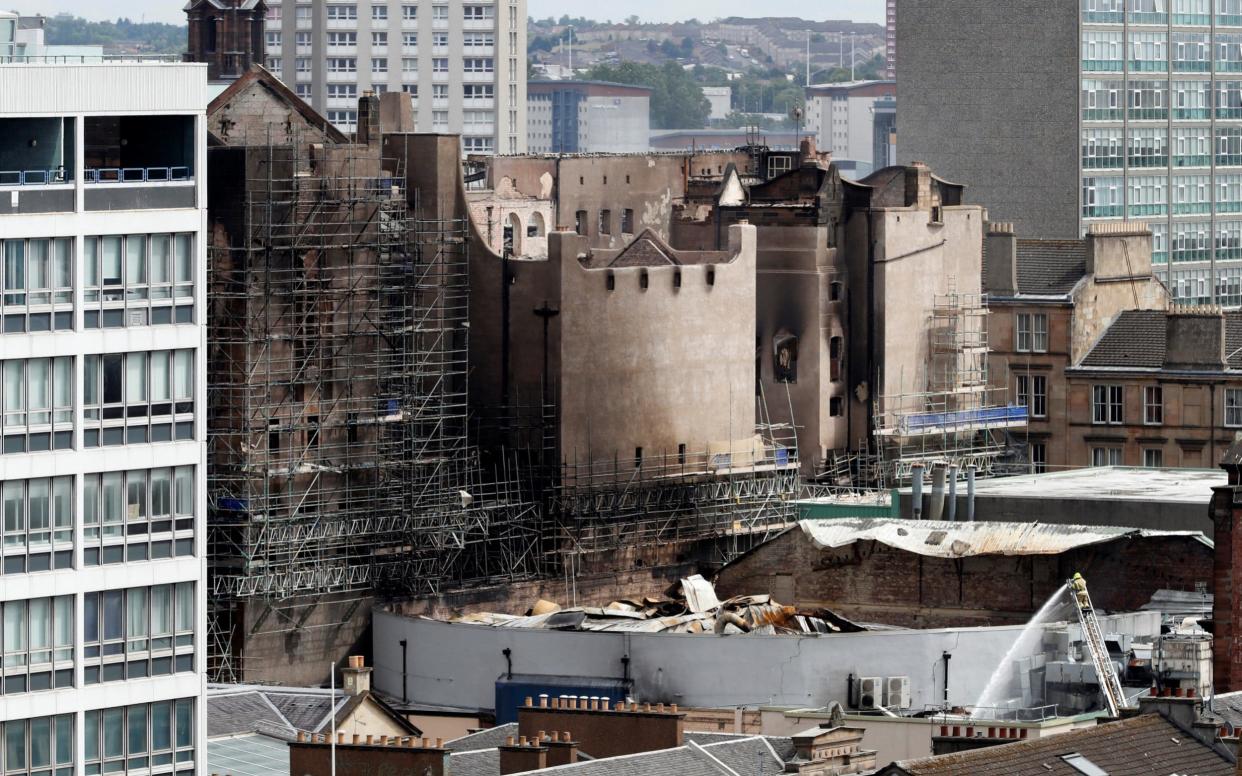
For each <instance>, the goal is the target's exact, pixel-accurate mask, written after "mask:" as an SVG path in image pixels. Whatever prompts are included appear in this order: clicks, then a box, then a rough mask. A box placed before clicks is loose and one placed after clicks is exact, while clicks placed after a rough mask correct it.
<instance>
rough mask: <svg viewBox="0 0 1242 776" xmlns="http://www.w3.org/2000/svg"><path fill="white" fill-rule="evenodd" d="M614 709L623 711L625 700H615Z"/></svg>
mask: <svg viewBox="0 0 1242 776" xmlns="http://www.w3.org/2000/svg"><path fill="white" fill-rule="evenodd" d="M613 710H614V711H625V702H624V701H617V705H616V706H614V707H613Z"/></svg>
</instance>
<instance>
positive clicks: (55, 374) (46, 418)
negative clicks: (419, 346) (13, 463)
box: [0, 356, 73, 453]
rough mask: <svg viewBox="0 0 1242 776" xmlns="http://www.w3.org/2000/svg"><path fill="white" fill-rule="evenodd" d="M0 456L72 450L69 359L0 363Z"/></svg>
mask: <svg viewBox="0 0 1242 776" xmlns="http://www.w3.org/2000/svg"><path fill="white" fill-rule="evenodd" d="M0 372H3V382H4V386H3V392H0V434H3V439H4V441H3V448H0V453H26V452H40V451H44V450H68V449H71V448H72V447H73V359H72V358H71V357H69V356H62V357H59V358H32V359H28V360H15V361H0Z"/></svg>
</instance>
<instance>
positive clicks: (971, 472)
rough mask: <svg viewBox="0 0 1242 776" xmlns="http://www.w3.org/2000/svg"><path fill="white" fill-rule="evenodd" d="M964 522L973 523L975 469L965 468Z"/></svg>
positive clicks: (972, 467) (972, 465) (971, 467)
mask: <svg viewBox="0 0 1242 776" xmlns="http://www.w3.org/2000/svg"><path fill="white" fill-rule="evenodd" d="M966 522H968V523H973V522H975V467H974V464H971V465H970V466H967V467H966Z"/></svg>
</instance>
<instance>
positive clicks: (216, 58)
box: [184, 0, 267, 83]
mask: <svg viewBox="0 0 1242 776" xmlns="http://www.w3.org/2000/svg"><path fill="white" fill-rule="evenodd" d="M184 10H185V14H186V19H187V21H188V23H189V46H188V51H187V52H186V54H185V61H187V62H206V63H207V80H208V81H210V82H212V83H217V82H221V81H234V80H236V79H238V78H240V77H242V76H243V75H245V74H246V71H248V70H249V69H250V66H251V65H262V64H264V51H265V50H266V47H265V43H266V39H265V37H264V34H265V26H264V25H265V24H266V23H267V3H265V2H264V0H189V2H187V3H186V5H185V9H184Z"/></svg>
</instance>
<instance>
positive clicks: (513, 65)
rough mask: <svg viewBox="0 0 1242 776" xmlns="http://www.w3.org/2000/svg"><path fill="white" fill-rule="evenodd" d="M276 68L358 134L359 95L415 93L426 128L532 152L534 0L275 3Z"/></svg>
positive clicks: (270, 17) (272, 46) (467, 143)
mask: <svg viewBox="0 0 1242 776" xmlns="http://www.w3.org/2000/svg"><path fill="white" fill-rule="evenodd" d="M267 5H268V10H267V37H266V47H267V68H268V69H269V70H271V71H272V72H273V73H275V74H276V75H277V76H279V77H280V78H281V80H283V81H284V82H285V83H287V84H288V85H289V86H290V87H291V88H292V89H293V90H294V91H295V92H296V93H297V95H298V96H299V97H301V98H302V99H304V100H306V101H307V102H309V103H310V104H311V105H312V106H313V107H314V108H315V109H316V110H317V111H319V112H320V113H323V114H324V115H326V116H327V117H328V120H329V121H330V122H332V123H333V124H334V125H335V126H336V127H337V128H338V129H340V130H342V131H345V132H352V131H354V130H355V128H356V127H357V122H358V97H359V96H361V95H362V94H363V93H365V92H367V91H373V92H375V93H376V94H382V93H384V92H387V91H404V92H408V93H409V94H410V96H411V97H412V98H413V101H414V115H415V119H416V128H417V130H418V131H419V132H435V133H454V134H460V135H461V136H462V141H461V142H462V150H463V152H465V153H482V154H489V153H503V154H514V153H522V152H525V150H526V0H348V2H336V1H335V0H333V1H332V2H328V1H327V0H311V1H310V2H292V1H291V0H279V1H278V2H277V1H276V0H273V1H272V2H269V3H268V4H267Z"/></svg>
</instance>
